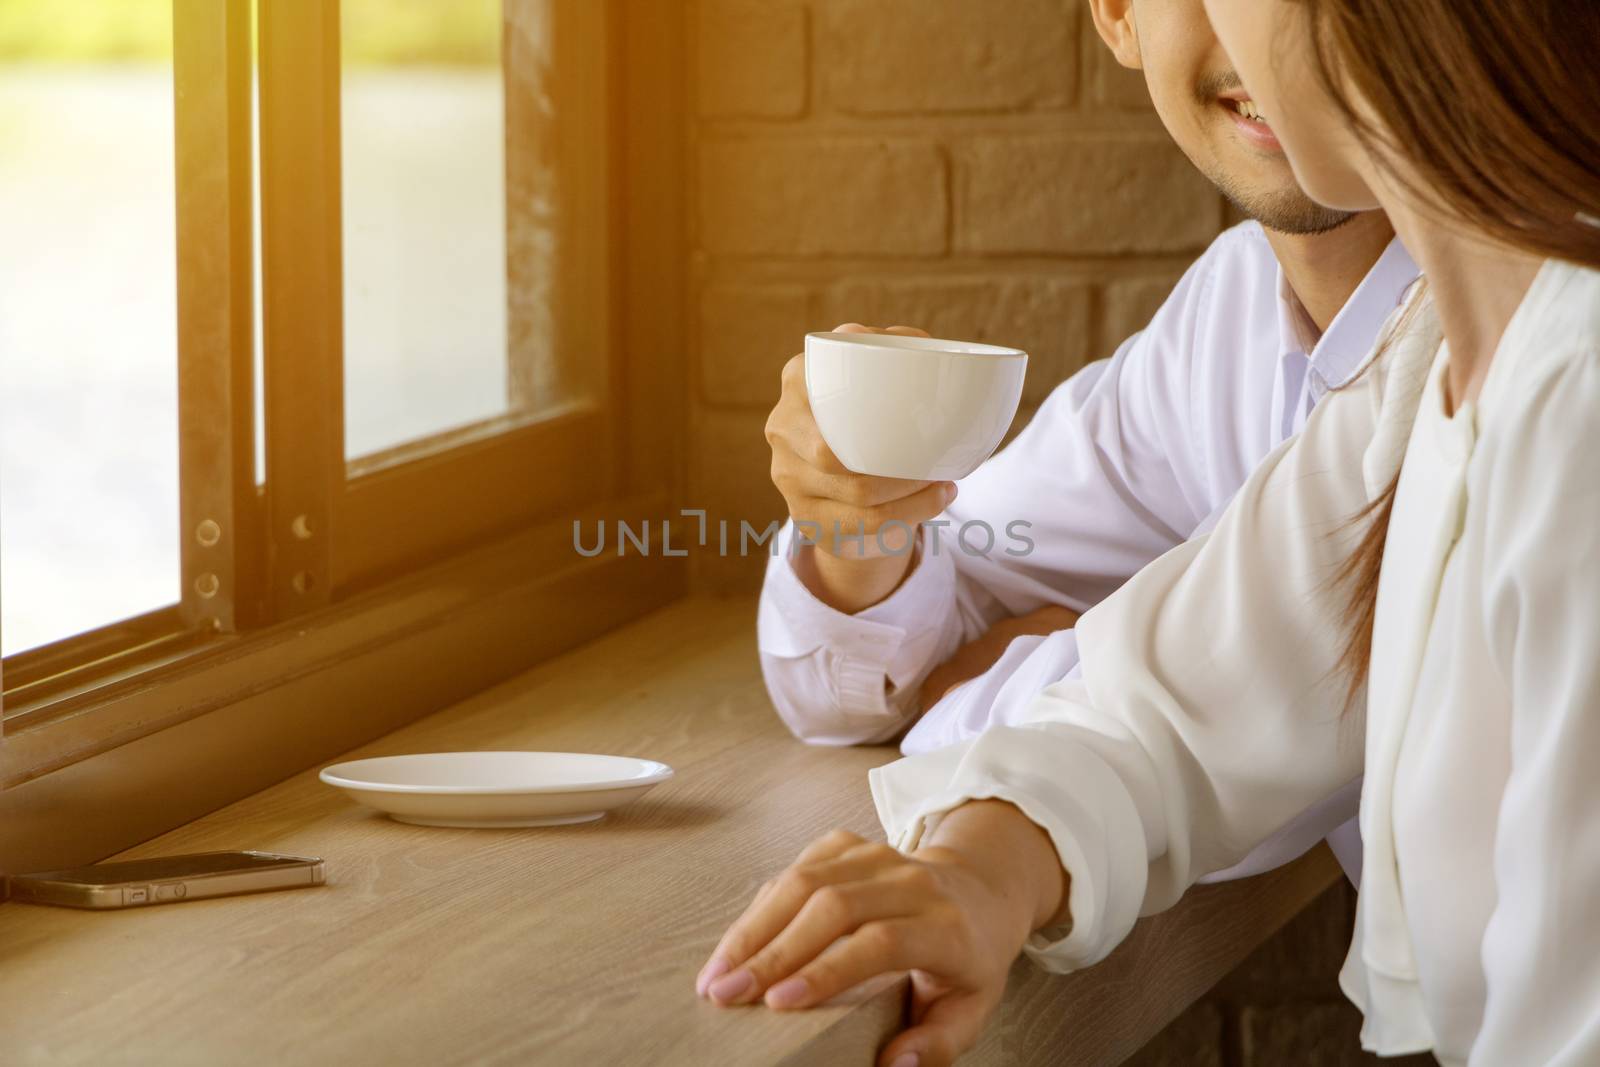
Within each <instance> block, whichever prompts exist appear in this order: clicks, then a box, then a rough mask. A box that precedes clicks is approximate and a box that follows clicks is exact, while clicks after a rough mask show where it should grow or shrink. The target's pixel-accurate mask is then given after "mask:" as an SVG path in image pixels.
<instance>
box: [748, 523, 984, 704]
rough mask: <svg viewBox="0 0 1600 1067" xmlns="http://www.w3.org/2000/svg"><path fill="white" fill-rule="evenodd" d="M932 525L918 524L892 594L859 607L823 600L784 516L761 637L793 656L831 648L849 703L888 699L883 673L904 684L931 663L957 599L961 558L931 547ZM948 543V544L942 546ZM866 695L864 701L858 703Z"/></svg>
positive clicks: (765, 644) (764, 645)
mask: <svg viewBox="0 0 1600 1067" xmlns="http://www.w3.org/2000/svg"><path fill="white" fill-rule="evenodd" d="M932 535H933V531H932V530H931V529H930V528H928V527H926V526H923V527H919V529H918V539H917V544H916V547H915V550H914V551H915V555H914V556H913V558H912V562H911V570H910V573H909V574H907V575H906V577H905V579H904V580H903V581H902V582H901V583H900V585H899V587H898V588H896V589H895V591H894V592H893V593H890V594H889V596H888V597H886V598H884V599H883V600H881V601H879V602H878V603H876V604H874V605H872V606H871V607H868V608H865V609H863V610H861V611H858V612H856V613H855V614H853V615H852V614H847V613H845V612H842V611H839V610H838V609H836V608H833V607H830V606H828V605H827V604H824V603H823V602H822V601H821V600H819V599H817V597H816V595H815V594H814V593H812V592H811V590H810V589H807V588H806V586H805V583H804V582H802V581H801V580H800V576H799V575H798V574H796V573H795V570H794V560H793V553H794V552H795V551H809V552H814V551H817V550H816V549H815V548H811V547H801V548H798V549H796V548H793V547H792V546H793V541H794V538H795V536H796V528H795V525H794V521H793V520H792V519H791V520H789V521H787V522H785V523H784V525H783V528H782V529H781V530H780V531H779V533H778V536H777V538H776V539H775V542H774V543H775V550H774V551H775V554H774V555H773V557H772V558H771V559H769V560H768V561H767V573H766V581H765V584H764V585H763V587H762V597H761V612H760V624H759V626H758V627H757V644H758V645H759V647H760V650H761V651H762V652H763V653H765V654H767V655H772V656H779V657H784V658H792V657H796V656H804V655H808V654H810V653H811V652H814V651H815V650H817V649H818V648H826V649H828V650H829V651H830V652H832V653H833V657H834V660H835V667H834V678H835V682H836V683H837V684H838V686H839V688H840V697H841V700H843V701H847V703H846V706H856V707H861V706H866V707H874V708H879V709H883V710H887V709H886V708H885V707H884V679H885V678H888V680H889V681H890V682H891V683H892V684H893V685H894V686H895V687H896V689H899V688H902V687H904V686H906V685H909V684H911V683H912V682H914V681H917V680H919V679H920V678H921V676H922V675H923V674H924V673H926V671H927V669H928V668H929V667H931V666H932V664H930V663H927V662H924V661H925V660H926V659H927V658H928V657H929V655H930V654H931V647H930V645H931V642H930V640H928V639H927V638H928V636H929V635H931V636H933V637H937V634H938V632H939V628H940V621H941V620H942V619H944V617H945V616H947V615H948V614H949V613H950V612H951V611H953V610H954V605H955V563H954V561H953V560H952V559H951V558H950V554H949V553H948V552H945V551H934V550H932V547H931V543H930V537H931V536H932ZM940 547H941V548H942V547H945V546H940ZM857 701H864V702H865V703H864V704H863V703H857Z"/></svg>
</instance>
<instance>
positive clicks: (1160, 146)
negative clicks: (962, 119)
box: [955, 134, 1222, 255]
mask: <svg viewBox="0 0 1600 1067" xmlns="http://www.w3.org/2000/svg"><path fill="white" fill-rule="evenodd" d="M955 164H956V168H957V170H956V189H957V192H956V216H957V221H956V246H957V248H958V249H960V250H962V251H968V252H976V253H985V254H995V253H1012V254H1028V253H1045V254H1052V253H1053V254H1068V255H1070V254H1080V255H1081V254H1118V253H1129V252H1188V251H1198V250H1199V249H1201V248H1203V247H1205V245H1206V244H1207V243H1208V242H1209V241H1210V240H1211V238H1212V237H1214V236H1215V235H1216V234H1217V233H1218V232H1219V231H1220V229H1221V224H1222V197H1221V194H1219V193H1218V192H1217V191H1216V189H1214V188H1213V187H1212V185H1211V183H1210V182H1208V181H1206V179H1205V178H1203V177H1201V176H1200V173H1199V172H1198V171H1196V170H1195V169H1194V167H1193V166H1191V165H1190V164H1189V161H1188V160H1187V159H1185V158H1184V156H1183V154H1182V153H1181V152H1179V151H1178V149H1177V147H1176V146H1175V145H1173V144H1172V142H1171V141H1170V140H1168V139H1166V138H1165V137H1151V138H1137V139H1130V138H1120V137H1108V136H1094V135H1079V136H1067V135H1059V134H1052V135H1048V136H1016V137H985V138H976V139H974V140H971V141H968V142H965V143H963V144H961V145H959V146H958V147H957V149H956V153H955Z"/></svg>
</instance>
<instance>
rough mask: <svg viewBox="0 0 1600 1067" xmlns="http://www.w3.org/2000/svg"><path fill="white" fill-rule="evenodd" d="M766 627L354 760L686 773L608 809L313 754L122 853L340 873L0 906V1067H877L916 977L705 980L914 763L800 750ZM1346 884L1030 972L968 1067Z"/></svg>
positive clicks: (497, 692)
mask: <svg viewBox="0 0 1600 1067" xmlns="http://www.w3.org/2000/svg"><path fill="white" fill-rule="evenodd" d="M754 622H755V620H754V604H753V602H752V601H750V600H732V601H730V600H715V599H703V598H695V599H689V600H684V601H680V602H678V603H676V604H674V605H672V606H671V607H669V608H666V609H664V610H662V611H659V612H657V613H655V614H653V615H651V616H649V617H647V618H645V619H643V620H640V621H639V622H637V623H635V624H633V625H631V626H629V627H626V628H625V629H623V630H620V631H617V632H615V633H613V634H610V635H608V636H607V637H605V638H603V639H601V640H599V641H597V642H594V643H592V644H590V645H587V646H584V647H583V648H580V649H578V650H577V651H575V652H572V653H569V654H568V655H566V656H563V657H561V658H560V659H557V660H553V661H551V662H549V663H546V664H544V665H542V666H540V667H538V668H536V669H534V670H532V671H529V672H528V673H526V674H524V675H522V676H520V677H518V678H516V679H514V680H513V681H511V682H509V683H507V684H505V685H503V686H500V687H498V688H496V689H493V690H490V691H488V692H485V693H483V694H480V695H479V696H477V697H475V698H473V699H471V700H468V701H466V702H464V703H462V704H459V705H456V706H454V707H451V708H448V709H446V710H443V711H441V712H439V713H437V714H435V715H432V716H430V717H428V718H427V719H424V720H422V721H420V722H417V723H415V724H413V725H411V726H409V727H407V728H405V729H403V730H400V731H397V732H395V733H393V734H390V735H388V736H386V737H384V738H382V739H380V740H379V741H377V742H375V743H373V744H371V745H367V746H365V747H363V748H360V749H357V750H355V751H353V752H351V753H349V754H348V756H347V757H344V758H356V757H361V756H372V755H385V754H391V753H400V752H415V751H433V750H448V749H497V748H516V749H556V750H569V751H580V752H582V751H591V752H611V753H617V754H622V755H632V756H642V757H647V758H650V759H657V760H662V761H664V762H666V763H669V764H671V765H672V766H673V767H674V768H676V770H677V775H676V776H675V777H674V778H673V779H671V780H670V781H668V782H666V783H664V784H663V785H660V786H657V787H656V788H655V789H654V790H652V791H651V792H650V793H648V794H647V795H646V796H645V798H644V799H643V800H640V801H638V802H636V803H634V804H633V805H631V806H629V807H625V808H623V809H621V810H619V811H617V812H614V813H612V814H611V815H608V816H607V817H606V818H605V819H603V820H601V821H600V822H596V823H590V824H586V825H579V826H571V827H551V828H538V829H523V830H451V829H438V828H425V827H417V826H407V825H404V824H402V823H397V822H392V821H390V820H388V819H387V818H384V817H382V816H379V815H376V814H373V813H371V812H369V811H367V810H366V809H364V808H360V807H357V806H356V805H355V804H353V803H351V802H350V801H348V800H346V799H345V798H344V796H343V795H342V794H340V793H338V792H337V791H335V790H333V789H331V788H329V787H327V786H324V785H323V784H322V783H321V782H319V781H318V780H317V778H316V769H312V770H308V771H306V772H304V773H302V774H299V775H296V776H295V777H293V778H291V779H289V780H287V781H285V782H282V783H280V784H278V785H276V786H274V787H272V788H271V789H268V790H266V791H264V792H261V793H258V794H256V795H254V796H252V797H249V798H247V799H245V800H242V801H240V802H238V803H236V804H233V805H230V806H229V807H226V808H223V809H222V810H220V811H216V812H213V813H212V814H210V815H208V816H206V817H205V818H203V819H200V820H198V821H197V822H194V823H191V824H189V825H188V826H185V827H183V828H181V829H179V830H176V831H173V832H172V833H169V834H166V835H164V836H163V837H160V838H157V839H156V840H154V841H150V842H147V843H145V844H144V845H141V846H139V847H138V848H135V849H131V850H129V851H128V852H126V853H124V854H123V855H122V856H121V857H118V858H134V857H139V856H155V855H162V854H170V853H178V852H198V851H203V850H208V849H226V848H254V849H265V850H269V851H276V852H288V853H296V854H302V855H315V856H321V857H323V858H324V859H325V860H326V865H327V873H328V885H327V886H325V887H322V888H316V889H302V890H293V891H286V892H274V893H265V894H260V895H256V896H247V897H233V898H224V899H218V900H208V901H194V902H189V903H183V904H175V905H163V906H155V907H149V908H145V909H139V910H130V911H116V912H103V913H96V912H82V911H73V910H68V909H64V908H50V907H40V906H35V905H28V904H22V903H18V902H9V903H6V904H3V905H0V1063H5V1064H7V1065H18V1064H42V1063H52V1064H53V1063H77V1062H87V1061H90V1060H93V1061H95V1062H107V1061H111V1062H122V1061H128V1062H154V1061H156V1060H160V1061H162V1062H165V1063H196V1064H201V1063H204V1064H214V1063H228V1064H256V1063H260V1064H269V1063H270V1064H277V1063H283V1062H295V1063H306V1064H322V1063H330V1064H331V1063H338V1064H368V1063H372V1064H378V1063H382V1064H412V1063H415V1064H444V1063H473V1064H494V1063H507V1064H512V1063H515V1064H528V1063H538V1064H544V1063H551V1064H584V1065H592V1067H600V1065H611V1064H634V1063H637V1064H647V1063H648V1064H693V1065H702V1064H741V1065H743V1064H780V1063H781V1064H823V1065H829V1067H831V1065H835V1064H838V1065H851V1064H859V1065H869V1064H871V1063H872V1062H873V1057H874V1053H875V1050H876V1049H877V1048H879V1047H881V1044H882V1042H883V1041H884V1040H886V1039H887V1037H888V1035H890V1034H892V1033H893V1032H895V1030H896V1029H897V1028H898V1027H899V1026H900V1021H901V1017H902V1013H903V1011H904V1001H905V992H906V988H907V983H906V981H905V979H904V978H903V977H897V976H886V977H884V978H881V979H878V980H876V981H874V982H870V983H866V984H865V985H863V986H861V987H858V988H857V989H856V990H853V991H852V992H851V993H850V994H847V995H845V996H844V997H841V998H839V999H838V1000H836V1001H835V1002H833V1003H831V1004H829V1005H827V1006H823V1007H818V1008H814V1009H812V1010H809V1011H803V1012H791V1013H777V1012H772V1011H769V1010H767V1009H766V1008H764V1007H762V1006H760V1005H755V1006H751V1007H746V1008H734V1009H727V1008H718V1007H716V1006H714V1005H711V1004H710V1003H708V1002H705V1001H702V1000H700V999H699V998H697V997H696V996H695V994H694V988H693V983H694V976H695V973H696V971H697V970H698V969H699V967H700V965H701V964H702V963H703V962H704V960H705V958H706V956H707V955H708V954H709V953H710V951H711V949H712V947H713V946H714V945H715V943H716V941H717V938H718V937H719V936H720V935H721V933H722V931H723V930H724V929H725V928H726V927H727V925H728V923H729V922H731V921H732V920H733V918H734V917H736V916H737V915H738V913H739V912H740V911H742V910H743V908H744V906H745V905H746V904H747V903H748V901H749V899H750V897H751V895H752V894H753V893H754V891H755V889H756V888H757V887H758V886H759V885H760V884H761V882H762V881H763V880H764V879H766V878H767V877H769V876H770V875H771V874H772V873H773V872H774V871H776V870H778V869H779V868H781V867H782V866H784V865H785V864H787V863H788V862H790V861H791V860H792V859H793V858H794V856H795V855H796V854H797V853H798V852H799V851H800V849H801V848H802V847H803V846H804V845H805V844H806V843H808V842H809V841H810V840H811V839H812V838H814V837H816V836H817V835H818V834H820V833H822V832H823V831H825V830H828V829H830V828H832V827H835V826H842V827H846V828H848V829H851V830H854V831H856V832H858V833H860V834H862V835H864V836H868V837H874V838H878V839H881V837H882V831H881V829H880V828H879V826H878V823H877V819H876V816H875V815H874V813H873V807H872V801H871V799H870V797H869V795H868V791H867V783H866V771H867V769H868V768H869V767H872V766H875V765H878V764H881V763H885V762H888V761H889V760H892V759H894V758H895V757H896V756H897V753H896V751H895V750H894V749H893V748H890V747H877V748H856V749H829V748H816V747H811V746H807V745H803V744H801V743H799V742H798V741H795V740H794V739H793V738H792V737H791V736H790V735H789V734H788V732H787V731H786V730H785V729H784V728H783V726H782V724H781V723H780V722H779V721H778V720H777V717H776V715H775V714H774V712H773V710H772V707H771V704H770V703H769V702H768V701H767V698H766V695H765V692H764V690H763V688H762V684H761V677H760V670H759V665H758V662H757V659H756V653H755V647H754V629H755V626H754ZM326 710H327V714H329V715H338V714H340V713H341V709H340V708H338V707H330V708H328V709H326ZM330 762H332V761H330ZM1336 874H1337V869H1336V867H1335V866H1334V865H1333V862H1332V860H1331V858H1330V857H1329V856H1328V855H1327V854H1326V852H1325V851H1324V850H1322V849H1320V848H1319V850H1318V851H1317V852H1314V853H1313V854H1312V855H1310V856H1308V857H1307V858H1306V859H1305V860H1302V861H1301V862H1300V863H1298V864H1296V865H1293V866H1291V867H1289V868H1286V869H1285V870H1283V871H1279V872H1275V873H1274V874H1272V875H1268V876H1264V877H1262V878H1257V879H1252V880H1250V881H1249V882H1246V883H1236V884H1234V885H1231V886H1226V887H1213V888H1207V889H1204V890H1198V891H1196V892H1193V893H1191V894H1190V895H1189V897H1188V898H1186V900H1185V901H1184V903H1183V904H1182V905H1181V906H1179V907H1178V908H1174V909H1172V911H1170V912H1168V913H1166V914H1165V915H1163V916H1160V917H1158V918H1157V919H1156V920H1153V921H1151V920H1147V921H1146V922H1145V923H1143V924H1141V926H1140V928H1139V930H1137V931H1136V933H1135V935H1134V937H1132V938H1131V939H1130V940H1129V942H1128V943H1127V944H1125V945H1124V946H1123V947H1122V948H1121V949H1119V950H1118V952H1117V953H1116V954H1114V955H1113V957H1112V958H1111V959H1110V960H1108V961H1106V963H1104V964H1102V965H1101V966H1100V967H1097V968H1094V969H1093V970H1091V971H1089V972H1085V973H1082V974H1078V975H1072V976H1068V977H1065V978H1062V977H1058V976H1051V975H1046V974H1044V973H1043V972H1041V971H1039V970H1038V969H1037V968H1035V967H1034V966H1033V965H1032V964H1031V963H1029V962H1027V961H1026V960H1019V962H1018V965H1017V967H1016V968H1015V969H1014V970H1013V973H1012V986H1011V988H1010V990H1009V991H1008V994H1007V1001H1006V1004H1005V1005H1004V1007H1003V1008H1002V1010H1001V1012H1000V1013H999V1015H998V1016H997V1018H996V1020H995V1021H994V1023H993V1024H992V1025H991V1027H990V1029H989V1031H988V1033H987V1034H986V1036H985V1040H984V1043H983V1044H982V1045H981V1046H980V1047H979V1048H978V1049H977V1050H974V1052H973V1053H972V1054H970V1055H969V1056H968V1057H966V1058H965V1059H964V1060H963V1061H962V1062H963V1064H964V1065H965V1064H968V1063H971V1064H984V1063H1007V1064H1018V1063H1116V1062H1119V1061H1120V1060H1121V1058H1123V1057H1124V1056H1126V1055H1127V1054H1128V1053H1130V1052H1131V1051H1133V1050H1134V1049H1136V1048H1137V1047H1138V1046H1139V1045H1140V1044H1142V1043H1143V1041H1144V1040H1145V1039H1146V1038H1148V1037H1149V1036H1151V1035H1153V1034H1154V1033H1155V1032H1156V1031H1157V1030H1159V1029H1160V1028H1161V1026H1162V1025H1164V1024H1165V1022H1166V1021H1167V1020H1169V1019H1170V1018H1172V1017H1174V1016H1175V1015H1176V1014H1177V1013H1178V1012H1179V1011H1181V1010H1182V1009H1183V1007H1185V1006H1186V1005H1187V1004H1188V1003H1190V1002H1191V1001H1192V1000H1193V999H1195V998H1196V997H1197V996H1199V994H1200V993H1202V992H1203V991H1204V990H1205V989H1207V988H1209V987H1210V986H1211V985H1212V984H1213V983H1214V982H1215V981H1216V979H1217V978H1219V977H1220V976H1221V975H1222V974H1224V973H1226V972H1227V971H1228V970H1229V969H1231V968H1232V966H1233V965H1234V964H1235V963H1236V962H1237V961H1238V960H1240V959H1242V958H1243V957H1244V955H1246V954H1247V953H1248V952H1249V950H1250V949H1251V948H1253V947H1254V946H1255V945H1256V944H1258V943H1259V942H1260V941H1261V940H1264V939H1265V937H1266V936H1268V935H1269V934H1270V933H1271V932H1273V931H1274V930H1276V929H1277V928H1278V927H1279V926H1280V925H1281V924H1282V923H1283V922H1284V921H1286V920H1287V919H1288V918H1289V917H1290V916H1292V915H1293V914H1294V913H1295V912H1297V911H1298V910H1299V909H1300V908H1301V907H1303V906H1304V905H1305V904H1306V903H1307V902H1309V901H1310V900H1311V899H1312V898H1314V897H1315V896H1316V895H1317V893H1319V892H1320V891H1321V890H1322V889H1323V888H1324V887H1325V886H1326V885H1327V884H1328V883H1329V881H1330V880H1331V879H1332V878H1333V877H1335V876H1336Z"/></svg>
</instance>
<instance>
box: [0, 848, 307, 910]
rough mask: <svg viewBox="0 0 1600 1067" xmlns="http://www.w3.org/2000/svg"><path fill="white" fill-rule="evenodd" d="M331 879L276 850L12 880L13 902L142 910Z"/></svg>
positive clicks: (93, 867)
mask: <svg viewBox="0 0 1600 1067" xmlns="http://www.w3.org/2000/svg"><path fill="white" fill-rule="evenodd" d="M326 881H327V877H326V875H325V874H324V873H323V869H322V860H320V859H317V858H315V857H311V856H279V855H276V854H275V853H271V852H197V853H195V854H193V855H189V856H160V857H157V858H155V859H147V860H122V861H119V862H117V863H96V864H92V865H90V866H88V867H74V868H72V869H71V870H66V871H45V872H43V873H40V874H14V875H12V876H11V879H10V883H11V899H12V900H25V901H28V902H30V903H34V904H60V905H64V906H65V907H69V908H138V907H143V906H144V905H146V904H175V903H177V902H178V901H180V900H199V899H201V898H203V897H226V896H233V895H235V894H238V893H260V892H264V891H266V890H269V889H296V888H299V887H300V886H310V885H322V884H324V883H325V882H326Z"/></svg>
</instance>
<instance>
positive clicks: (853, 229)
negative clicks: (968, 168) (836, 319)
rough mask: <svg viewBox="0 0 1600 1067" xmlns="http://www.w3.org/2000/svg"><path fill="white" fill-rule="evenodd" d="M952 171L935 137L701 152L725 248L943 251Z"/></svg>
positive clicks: (727, 251) (718, 241) (715, 248)
mask: <svg viewBox="0 0 1600 1067" xmlns="http://www.w3.org/2000/svg"><path fill="white" fill-rule="evenodd" d="M946 170H947V168H946V164H945V158H944V154H943V152H942V151H941V150H940V149H939V148H938V147H936V146H934V145H931V144H920V143H897V142H884V141H879V140H867V139H863V138H814V137H808V138H803V139H792V138H782V139H779V138H762V139H758V140H739V141H713V142H709V143H706V144H704V145H702V147H701V153H700V220H701V227H702V230H701V236H702V242H703V245H704V247H705V249H706V250H707V251H709V252H711V253H713V254H721V255H769V256H819V255H829V254H837V255H868V256H870V255H912V256H925V255H937V254H940V253H942V252H943V251H944V250H945V248H946V245H947V225H946V218H947V215H948V208H947V204H948V195H949V194H948V188H949V182H948V178H947V175H946Z"/></svg>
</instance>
